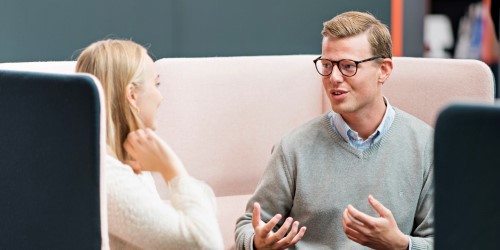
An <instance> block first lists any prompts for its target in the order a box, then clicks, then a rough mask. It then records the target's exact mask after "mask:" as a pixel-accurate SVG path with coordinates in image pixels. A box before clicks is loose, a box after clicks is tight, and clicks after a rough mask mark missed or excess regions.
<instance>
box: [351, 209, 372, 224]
mask: <svg viewBox="0 0 500 250" xmlns="http://www.w3.org/2000/svg"><path fill="white" fill-rule="evenodd" d="M347 213H348V215H349V216H350V217H351V218H352V219H353V221H355V222H357V223H358V224H361V225H372V223H373V221H374V220H375V218H374V217H372V216H369V215H367V214H365V213H363V212H361V211H359V210H357V209H356V208H355V207H353V206H352V205H348V206H347Z"/></svg>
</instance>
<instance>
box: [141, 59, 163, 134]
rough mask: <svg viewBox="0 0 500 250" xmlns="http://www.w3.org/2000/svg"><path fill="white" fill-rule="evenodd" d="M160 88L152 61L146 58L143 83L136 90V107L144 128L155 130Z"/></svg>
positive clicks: (160, 97)
mask: <svg viewBox="0 0 500 250" xmlns="http://www.w3.org/2000/svg"><path fill="white" fill-rule="evenodd" d="M159 86H160V76H159V75H158V72H156V68H155V66H154V62H153V59H151V57H149V56H147V57H146V63H145V69H144V83H143V84H142V85H140V87H138V89H137V92H136V94H137V107H138V108H139V117H140V118H141V120H142V122H143V124H144V126H146V128H150V129H152V130H156V112H157V111H158V107H159V106H160V103H161V101H162V100H163V96H162V95H161V93H160V90H159V89H158V87H159Z"/></svg>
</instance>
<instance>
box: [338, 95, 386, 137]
mask: <svg viewBox="0 0 500 250" xmlns="http://www.w3.org/2000/svg"><path fill="white" fill-rule="evenodd" d="M386 109H387V107H386V104H385V101H384V100H383V99H382V101H381V102H377V104H375V106H374V107H370V108H368V107H367V108H365V109H363V110H360V111H357V112H355V113H347V114H341V116H342V119H344V121H345V122H346V123H347V125H349V127H350V128H351V129H352V130H354V131H356V132H358V136H359V137H361V138H363V140H366V139H367V138H368V137H369V136H370V135H371V134H373V132H375V130H376V129H377V128H378V126H379V125H380V123H381V122H382V119H383V118H384V114H385V112H386Z"/></svg>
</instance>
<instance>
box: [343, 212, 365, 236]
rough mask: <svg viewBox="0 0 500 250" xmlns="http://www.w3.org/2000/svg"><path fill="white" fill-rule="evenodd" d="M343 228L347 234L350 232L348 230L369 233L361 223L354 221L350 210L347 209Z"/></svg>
mask: <svg viewBox="0 0 500 250" xmlns="http://www.w3.org/2000/svg"><path fill="white" fill-rule="evenodd" d="M342 227H343V228H344V232H345V233H346V234H347V232H348V231H349V230H348V229H351V230H355V231H356V232H360V233H361V234H364V233H368V231H369V230H368V229H367V228H366V227H365V226H364V225H363V224H362V223H361V222H359V221H356V220H355V219H353V217H352V216H351V215H350V214H349V210H348V209H346V210H345V211H344V214H343V215H342Z"/></svg>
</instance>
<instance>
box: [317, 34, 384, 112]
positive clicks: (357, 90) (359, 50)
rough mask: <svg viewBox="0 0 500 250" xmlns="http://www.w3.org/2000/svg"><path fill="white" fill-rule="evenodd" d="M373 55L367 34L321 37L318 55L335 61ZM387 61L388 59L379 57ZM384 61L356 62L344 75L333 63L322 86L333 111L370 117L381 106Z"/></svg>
mask: <svg viewBox="0 0 500 250" xmlns="http://www.w3.org/2000/svg"><path fill="white" fill-rule="evenodd" d="M373 56H378V55H372V53H371V49H370V44H369V42H368V38H367V34H366V33H362V34H360V35H357V36H354V37H348V38H342V39H335V38H332V37H330V36H327V37H324V38H323V42H322V53H321V58H323V59H330V60H333V61H339V60H342V59H351V60H354V61H361V60H364V59H367V58H370V57H373ZM383 60H384V61H385V60H388V61H390V59H383ZM386 66H387V65H385V62H384V63H379V62H377V61H367V62H363V63H360V64H358V65H357V72H356V74H355V75H354V76H351V77H347V76H344V75H343V74H342V73H341V72H340V71H339V68H338V66H337V65H335V66H334V67H333V72H332V74H331V75H329V76H323V79H322V80H323V87H324V88H325V91H326V94H327V95H328V98H329V99H330V103H331V105H332V109H333V111H335V112H336V113H338V114H341V115H342V116H344V117H345V116H355V117H359V116H364V115H367V116H370V114H372V113H373V111H376V110H379V109H380V105H383V96H382V92H381V87H382V84H383V82H384V81H385V79H386V78H387V77H388V74H387V70H389V72H388V73H389V74H390V70H391V69H392V64H391V65H390V69H388V67H386Z"/></svg>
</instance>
